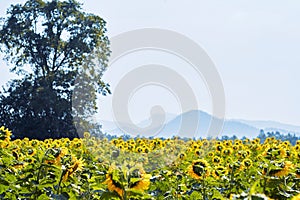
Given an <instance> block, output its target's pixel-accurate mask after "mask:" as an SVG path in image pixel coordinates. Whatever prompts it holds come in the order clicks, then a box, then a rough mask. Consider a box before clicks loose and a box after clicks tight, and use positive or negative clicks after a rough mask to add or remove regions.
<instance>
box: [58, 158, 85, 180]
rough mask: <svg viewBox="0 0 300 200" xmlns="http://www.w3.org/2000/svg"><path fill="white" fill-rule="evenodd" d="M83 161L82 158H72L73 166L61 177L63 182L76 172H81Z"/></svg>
mask: <svg viewBox="0 0 300 200" xmlns="http://www.w3.org/2000/svg"><path fill="white" fill-rule="evenodd" d="M83 162H84V160H82V158H80V159H77V158H76V157H74V156H72V163H73V165H71V166H70V167H69V168H68V169H67V170H66V171H65V173H64V176H63V181H66V180H67V179H68V177H69V176H71V175H72V174H73V173H74V172H76V171H82V169H83V166H84V164H83Z"/></svg>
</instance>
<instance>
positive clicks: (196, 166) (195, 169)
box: [188, 159, 210, 179]
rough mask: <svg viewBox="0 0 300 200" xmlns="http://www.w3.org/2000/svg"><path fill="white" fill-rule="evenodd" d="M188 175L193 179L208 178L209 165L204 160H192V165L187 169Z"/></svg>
mask: <svg viewBox="0 0 300 200" xmlns="http://www.w3.org/2000/svg"><path fill="white" fill-rule="evenodd" d="M188 173H189V175H190V176H191V177H193V178H195V179H201V178H203V177H206V176H209V174H210V171H209V164H208V163H207V161H206V160H203V159H200V160H194V161H193V164H192V165H190V166H189V167H188Z"/></svg>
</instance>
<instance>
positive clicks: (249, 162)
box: [242, 158, 252, 169]
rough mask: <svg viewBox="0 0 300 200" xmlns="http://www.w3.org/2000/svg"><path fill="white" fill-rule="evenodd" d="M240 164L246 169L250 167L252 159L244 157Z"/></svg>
mask: <svg viewBox="0 0 300 200" xmlns="http://www.w3.org/2000/svg"><path fill="white" fill-rule="evenodd" d="M242 166H243V167H245V168H246V169H248V168H250V167H251V166H252V160H250V159H248V158H246V159H245V160H243V162H242Z"/></svg>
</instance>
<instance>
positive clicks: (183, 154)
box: [178, 153, 186, 160]
mask: <svg viewBox="0 0 300 200" xmlns="http://www.w3.org/2000/svg"><path fill="white" fill-rule="evenodd" d="M178 158H179V159H180V160H184V159H185V158H186V154H185V153H180V154H179V155H178Z"/></svg>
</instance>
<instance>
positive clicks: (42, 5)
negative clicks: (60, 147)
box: [0, 0, 110, 138]
mask: <svg viewBox="0 0 300 200" xmlns="http://www.w3.org/2000/svg"><path fill="white" fill-rule="evenodd" d="M105 33H106V28H105V21H104V20H103V19H102V18H101V17H99V16H96V15H94V14H89V13H85V12H83V11H82V8H81V5H80V4H79V3H78V2H77V1H75V0H68V1H58V0H52V1H44V0H28V1H26V2H25V3H24V4H23V5H21V4H16V5H12V6H11V7H10V8H9V9H8V10H7V16H6V17H5V18H4V19H2V20H1V25H0V44H1V51H2V52H3V53H4V54H5V58H6V60H7V61H9V62H10V63H11V64H12V68H11V71H12V72H15V73H17V74H18V75H19V76H20V80H14V81H11V82H10V85H9V87H8V88H6V89H5V90H4V92H3V93H2V94H1V96H0V123H2V124H4V125H6V126H9V128H11V129H12V130H13V132H14V134H15V135H16V136H17V137H24V136H28V137H34V138H47V137H53V136H54V137H66V136H70V137H76V136H77V132H76V129H75V126H76V125H81V129H82V130H84V129H86V128H91V124H89V123H88V121H87V119H88V117H90V116H91V115H93V114H94V113H95V112H96V109H97V107H96V93H97V92H98V93H102V94H106V93H109V92H110V91H109V88H108V84H106V83H104V82H103V81H102V80H101V76H102V73H103V71H104V70H105V68H106V67H107V61H108V57H109V54H110V51H109V48H108V46H109V41H108V38H107V36H106V35H105ZM72 105H73V106H72ZM72 107H73V109H72ZM74 119H76V120H75V123H74ZM78 129H80V128H78ZM86 131H87V130H86Z"/></svg>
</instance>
